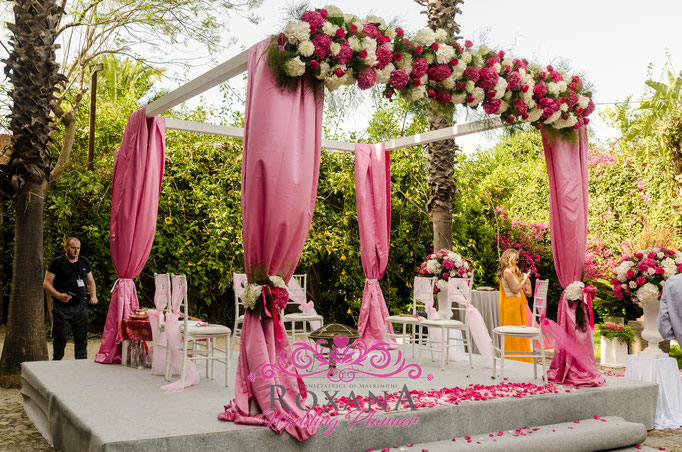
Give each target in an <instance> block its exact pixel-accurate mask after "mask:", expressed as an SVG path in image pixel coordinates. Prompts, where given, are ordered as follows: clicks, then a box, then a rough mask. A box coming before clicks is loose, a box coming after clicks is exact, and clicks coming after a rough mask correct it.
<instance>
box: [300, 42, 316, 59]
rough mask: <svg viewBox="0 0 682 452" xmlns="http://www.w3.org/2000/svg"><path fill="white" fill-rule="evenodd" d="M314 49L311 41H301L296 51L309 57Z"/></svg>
mask: <svg viewBox="0 0 682 452" xmlns="http://www.w3.org/2000/svg"><path fill="white" fill-rule="evenodd" d="M314 51H315V45H314V44H313V43H312V42H311V41H301V43H300V44H299V45H298V53H300V54H301V55H303V56H304V57H309V56H310V55H312V54H313V52H314Z"/></svg>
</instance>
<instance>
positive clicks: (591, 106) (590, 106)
mask: <svg viewBox="0 0 682 452" xmlns="http://www.w3.org/2000/svg"><path fill="white" fill-rule="evenodd" d="M595 108H596V107H595V105H594V102H593V101H592V99H590V103H589V104H587V108H586V109H585V113H584V114H583V116H590V114H591V113H592V112H593V111H594V109H595Z"/></svg>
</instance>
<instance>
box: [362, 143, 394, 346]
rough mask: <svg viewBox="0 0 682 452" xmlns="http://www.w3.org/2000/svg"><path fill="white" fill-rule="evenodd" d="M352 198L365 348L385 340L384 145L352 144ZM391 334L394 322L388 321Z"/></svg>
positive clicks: (387, 215) (387, 207) (387, 173)
mask: <svg viewBox="0 0 682 452" xmlns="http://www.w3.org/2000/svg"><path fill="white" fill-rule="evenodd" d="M355 200H356V203H357V209H358V228H359V230H360V257H361V259H362V269H363V270H364V272H365V289H364V292H363V294H362V306H361V307H360V316H359V319H358V332H359V333H360V339H363V340H364V341H365V343H366V344H367V346H368V347H371V346H372V345H373V344H374V343H376V342H380V341H383V340H384V324H385V320H386V317H388V308H387V307H386V301H385V300H384V294H383V293H382V292H381V286H379V279H381V277H382V276H384V272H385V271H386V264H387V263H388V246H389V242H390V233H391V157H390V154H389V153H388V152H387V151H385V150H384V144H383V143H379V144H362V143H359V144H356V145H355ZM389 333H391V334H393V325H390V324H389Z"/></svg>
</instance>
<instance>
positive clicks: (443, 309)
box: [438, 290, 452, 320]
mask: <svg viewBox="0 0 682 452" xmlns="http://www.w3.org/2000/svg"><path fill="white" fill-rule="evenodd" d="M438 315H439V316H440V319H441V320H450V319H451V318H452V300H450V297H448V292H447V291H445V290H441V291H440V292H438Z"/></svg>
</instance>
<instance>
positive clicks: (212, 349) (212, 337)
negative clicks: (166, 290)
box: [166, 274, 232, 387]
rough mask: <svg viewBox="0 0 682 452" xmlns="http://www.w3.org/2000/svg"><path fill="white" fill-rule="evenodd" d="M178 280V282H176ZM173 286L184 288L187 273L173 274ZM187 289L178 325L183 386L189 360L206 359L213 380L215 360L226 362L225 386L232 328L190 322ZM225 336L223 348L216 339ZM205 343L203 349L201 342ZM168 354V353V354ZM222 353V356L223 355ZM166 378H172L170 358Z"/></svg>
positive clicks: (228, 372) (208, 376)
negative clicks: (180, 338) (180, 341)
mask: <svg viewBox="0 0 682 452" xmlns="http://www.w3.org/2000/svg"><path fill="white" fill-rule="evenodd" d="M176 281H177V282H176ZM171 283H172V287H174V288H176V287H178V288H180V290H184V289H183V286H184V287H187V278H186V277H185V275H173V274H171ZM187 299H188V298H187V291H186V290H184V297H183V300H182V315H183V317H184V318H183V321H182V322H181V323H180V324H179V325H178V326H179V328H180V333H182V337H183V341H182V372H181V374H180V379H181V381H182V386H183V387H184V386H185V370H186V367H187V360H188V359H191V360H193V361H201V360H205V361H206V377H207V378H210V379H211V380H213V378H214V376H213V375H214V374H213V370H214V366H213V362H214V361H218V362H219V363H222V364H225V386H227V385H228V378H229V375H230V354H229V350H230V333H231V332H232V331H230V329H229V328H228V327H226V326H223V325H217V324H209V325H208V326H197V324H196V322H190V321H189V319H188V317H189V312H188V306H187V305H188V302H187ZM221 337H224V338H225V348H224V349H221V348H219V347H218V346H216V340H217V339H219V338H221ZM189 342H192V348H191V349H190V348H189ZM201 342H204V343H205V346H204V348H203V349H202V348H201V347H200V346H199V344H200V343H201ZM166 355H167V356H168V354H166ZM190 355H191V356H190ZM221 355H222V356H221ZM166 379H170V359H166Z"/></svg>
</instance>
